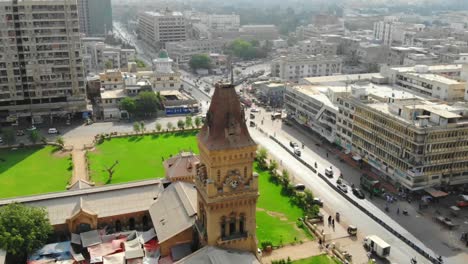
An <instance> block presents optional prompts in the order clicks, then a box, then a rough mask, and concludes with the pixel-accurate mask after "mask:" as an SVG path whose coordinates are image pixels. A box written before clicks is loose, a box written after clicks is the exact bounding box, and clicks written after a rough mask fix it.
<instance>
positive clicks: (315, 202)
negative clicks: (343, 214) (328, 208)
mask: <svg viewBox="0 0 468 264" xmlns="http://www.w3.org/2000/svg"><path fill="white" fill-rule="evenodd" d="M312 203H313V204H316V205H318V206H320V207H322V206H323V201H322V199H320V198H318V197H315V198H314V200H313V202H312Z"/></svg>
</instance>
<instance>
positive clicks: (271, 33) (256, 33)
mask: <svg viewBox="0 0 468 264" xmlns="http://www.w3.org/2000/svg"><path fill="white" fill-rule="evenodd" d="M239 34H240V37H244V36H245V37H246V38H249V39H251V38H253V39H257V40H274V39H278V38H279V32H278V29H277V28H276V26H275V25H243V26H241V27H240V28H239Z"/></svg>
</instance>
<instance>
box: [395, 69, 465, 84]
mask: <svg viewBox="0 0 468 264" xmlns="http://www.w3.org/2000/svg"><path fill="white" fill-rule="evenodd" d="M403 75H404V76H412V77H418V78H421V79H425V80H428V81H431V82H438V83H442V84H447V85H452V84H461V82H459V81H457V80H454V79H450V78H447V77H445V76H442V75H439V74H434V73H416V72H408V73H404V74H403Z"/></svg>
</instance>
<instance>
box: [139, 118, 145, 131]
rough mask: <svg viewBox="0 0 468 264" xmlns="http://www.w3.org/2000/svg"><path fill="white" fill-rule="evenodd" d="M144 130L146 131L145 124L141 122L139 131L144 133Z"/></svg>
mask: <svg viewBox="0 0 468 264" xmlns="http://www.w3.org/2000/svg"><path fill="white" fill-rule="evenodd" d="M145 130H146V127H145V123H144V122H143V121H141V122H140V131H141V132H145Z"/></svg>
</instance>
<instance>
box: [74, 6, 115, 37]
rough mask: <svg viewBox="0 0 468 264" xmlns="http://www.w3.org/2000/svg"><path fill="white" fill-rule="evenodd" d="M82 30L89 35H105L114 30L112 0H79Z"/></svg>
mask: <svg viewBox="0 0 468 264" xmlns="http://www.w3.org/2000/svg"><path fill="white" fill-rule="evenodd" d="M77 4H78V14H79V16H80V31H81V32H82V33H85V34H86V35H87V36H104V35H106V34H107V32H109V31H112V6H111V0H77Z"/></svg>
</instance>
